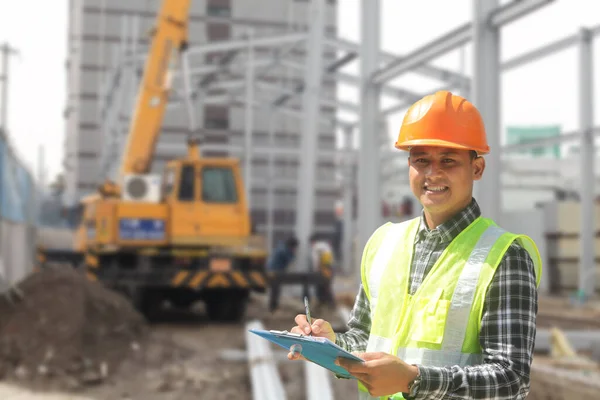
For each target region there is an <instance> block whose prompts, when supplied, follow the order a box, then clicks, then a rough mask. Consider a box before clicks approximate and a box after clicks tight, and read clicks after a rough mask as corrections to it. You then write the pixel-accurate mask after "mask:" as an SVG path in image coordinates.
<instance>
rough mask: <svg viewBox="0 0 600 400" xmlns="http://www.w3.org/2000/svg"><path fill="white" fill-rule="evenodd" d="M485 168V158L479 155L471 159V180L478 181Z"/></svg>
mask: <svg viewBox="0 0 600 400" xmlns="http://www.w3.org/2000/svg"><path fill="white" fill-rule="evenodd" d="M484 170H485V159H484V158H483V157H481V156H479V157H477V158H476V159H474V160H473V180H474V181H478V180H480V179H481V177H482V176H483V171H484Z"/></svg>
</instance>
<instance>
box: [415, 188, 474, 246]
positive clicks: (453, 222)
mask: <svg viewBox="0 0 600 400" xmlns="http://www.w3.org/2000/svg"><path fill="white" fill-rule="evenodd" d="M479 216H481V209H480V208H479V205H478V204H477V201H476V200H475V199H474V198H473V199H471V203H469V205H468V206H467V207H465V208H463V209H462V210H461V211H459V212H458V213H457V214H456V215H455V216H454V217H452V218H450V219H449V220H448V221H446V222H444V223H443V224H441V225H440V226H438V227H437V228H435V229H429V228H428V227H427V223H426V222H425V213H422V214H421V222H420V224H419V231H418V233H417V241H420V240H423V239H424V238H425V237H432V236H433V237H435V236H439V237H440V239H441V241H442V242H443V243H450V242H451V241H452V240H454V238H455V237H457V236H458V234H459V233H461V232H462V231H463V230H464V229H465V228H466V227H468V226H469V225H471V223H472V222H473V221H475V220H476V219H477V218H478V217H479Z"/></svg>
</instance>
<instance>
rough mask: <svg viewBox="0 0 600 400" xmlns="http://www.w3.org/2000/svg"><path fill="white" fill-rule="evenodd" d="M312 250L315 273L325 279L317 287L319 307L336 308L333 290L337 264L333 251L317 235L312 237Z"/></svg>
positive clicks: (314, 234)
mask: <svg viewBox="0 0 600 400" xmlns="http://www.w3.org/2000/svg"><path fill="white" fill-rule="evenodd" d="M310 248H311V262H312V269H313V271H315V272H316V271H318V272H320V273H321V276H322V277H323V278H324V279H323V280H322V281H321V283H318V284H317V285H316V286H315V288H316V295H317V300H318V301H319V306H329V307H335V298H334V296H333V290H332V285H333V272H334V271H333V268H334V263H335V260H334V256H333V249H332V247H331V245H330V244H329V242H327V241H326V240H325V239H323V238H322V237H321V236H320V235H319V234H317V233H313V234H312V235H311V236H310Z"/></svg>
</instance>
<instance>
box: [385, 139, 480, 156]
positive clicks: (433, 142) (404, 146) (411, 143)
mask: <svg viewBox="0 0 600 400" xmlns="http://www.w3.org/2000/svg"><path fill="white" fill-rule="evenodd" d="M417 146H434V147H448V148H451V149H458V150H473V151H476V152H477V154H478V155H484V154H488V153H489V152H490V148H489V146H486V148H474V147H472V146H465V145H461V144H458V143H453V142H448V141H446V140H440V139H415V140H407V141H405V142H402V143H398V142H396V143H395V144H394V147H396V148H397V149H400V150H405V151H410V149H411V147H417Z"/></svg>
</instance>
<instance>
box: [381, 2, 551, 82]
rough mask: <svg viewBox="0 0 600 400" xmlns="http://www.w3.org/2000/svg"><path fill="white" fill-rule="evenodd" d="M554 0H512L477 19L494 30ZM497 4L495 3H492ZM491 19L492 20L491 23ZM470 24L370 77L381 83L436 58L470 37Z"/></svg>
mask: <svg viewBox="0 0 600 400" xmlns="http://www.w3.org/2000/svg"><path fill="white" fill-rule="evenodd" d="M552 1H554V0H518V1H513V2H511V3H509V4H507V5H505V6H503V7H501V8H499V9H497V8H495V9H493V10H492V11H490V14H489V15H488V17H487V19H486V20H485V21H481V23H482V24H485V26H486V27H488V28H495V29H498V28H499V27H500V26H501V24H503V23H508V22H512V21H513V20H514V19H515V18H516V16H515V13H517V12H520V13H521V14H516V15H517V16H519V17H523V16H525V15H526V14H528V13H531V12H533V11H534V10H537V9H539V8H540V7H541V6H544V5H547V4H550V3H551V2H552ZM495 4H497V3H495ZM492 20H493V23H492V22H491V21H492ZM473 28H474V27H473V24H472V23H470V22H469V23H466V24H464V25H462V26H460V27H458V28H456V29H454V30H452V31H450V32H449V33H447V34H445V35H443V36H441V37H439V38H437V39H435V40H433V41H432V42H430V43H428V44H426V45H425V46H422V47H420V48H418V49H416V50H414V51H413V52H411V53H410V54H408V55H407V56H405V57H402V58H399V59H397V60H396V61H394V62H391V63H390V64H388V65H386V66H385V67H383V68H381V69H380V70H378V71H376V72H375V73H374V74H373V76H372V81H373V83H378V84H382V83H385V82H388V81H390V80H392V79H394V78H397V77H398V76H400V75H402V74H404V73H406V72H408V71H411V70H413V69H414V68H416V67H417V66H419V65H422V64H425V63H427V62H429V61H431V60H433V59H435V58H437V57H440V56H442V55H444V54H446V53H448V52H450V51H452V50H454V49H456V48H458V47H459V46H462V45H464V44H466V43H468V42H469V41H470V40H472V39H473Z"/></svg>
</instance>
